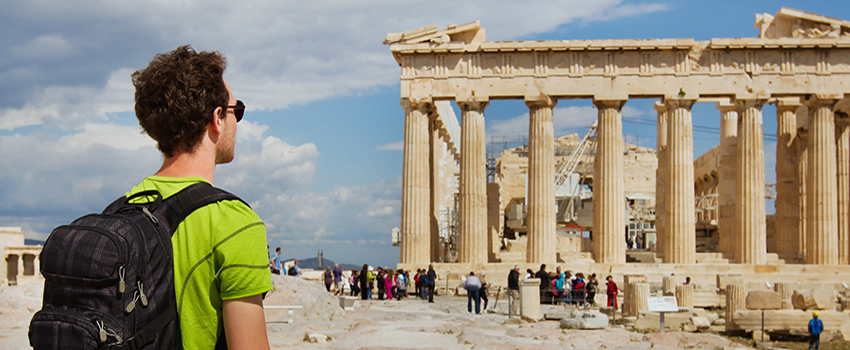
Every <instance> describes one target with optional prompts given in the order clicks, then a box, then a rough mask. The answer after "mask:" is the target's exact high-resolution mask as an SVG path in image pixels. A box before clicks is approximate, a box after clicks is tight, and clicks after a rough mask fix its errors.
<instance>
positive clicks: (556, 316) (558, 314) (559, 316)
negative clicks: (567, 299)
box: [543, 310, 572, 320]
mask: <svg viewBox="0 0 850 350" xmlns="http://www.w3.org/2000/svg"><path fill="white" fill-rule="evenodd" d="M570 317H572V312H569V311H564V310H557V311H552V312H547V313H545V314H543V318H544V319H547V320H563V319H565V318H570Z"/></svg>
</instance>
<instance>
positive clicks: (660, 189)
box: [652, 102, 669, 258]
mask: <svg viewBox="0 0 850 350" xmlns="http://www.w3.org/2000/svg"><path fill="white" fill-rule="evenodd" d="M652 108H654V109H655V111H656V112H658V123H657V129H656V140H655V156H656V158H657V159H658V167H657V168H656V171H655V252H656V255H657V256H658V257H662V258H663V255H664V249H665V248H664V245H665V244H666V243H667V239H668V238H667V237H668V234H667V225H666V222H667V221H668V220H669V219H668V218H669V215H668V213H667V211H666V207H665V201H664V198H666V197H665V193H667V182H668V181H667V179H668V174H669V172H668V171H667V105H665V104H663V103H661V102H655V104H654V105H653V106H652Z"/></svg>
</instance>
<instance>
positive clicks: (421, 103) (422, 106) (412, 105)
mask: <svg viewBox="0 0 850 350" xmlns="http://www.w3.org/2000/svg"><path fill="white" fill-rule="evenodd" d="M398 103H399V104H401V108H404V110H405V111H406V112H409V111H411V110H414V109H418V110H424V111H425V112H426V113H427V112H428V110H429V109H431V107H432V106H433V105H434V104H433V101H431V99H426V100H417V99H412V98H407V97H402V98H401V99H399V101H398Z"/></svg>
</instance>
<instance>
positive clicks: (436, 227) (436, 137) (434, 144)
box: [428, 120, 444, 262]
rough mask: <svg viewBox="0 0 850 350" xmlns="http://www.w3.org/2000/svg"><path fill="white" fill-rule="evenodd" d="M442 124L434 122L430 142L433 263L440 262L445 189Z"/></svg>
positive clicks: (430, 123) (431, 126) (431, 124)
mask: <svg viewBox="0 0 850 350" xmlns="http://www.w3.org/2000/svg"><path fill="white" fill-rule="evenodd" d="M439 123H440V122H439V121H437V120H432V121H430V122H429V123H428V124H429V125H430V128H431V130H430V132H429V134H428V136H429V138H428V141H429V142H430V145H431V147H430V148H431V150H430V153H431V156H430V157H428V159H429V164H428V166H430V167H431V180H430V181H431V220H430V222H431V223H430V227H431V232H430V238H431V252H430V254H431V262H435V261H440V196H441V193H440V192H441V191H440V188H442V187H443V179H442V178H441V177H440V160H442V159H443V156H444V154H443V152H444V151H443V139H442V137H441V136H440V124H439Z"/></svg>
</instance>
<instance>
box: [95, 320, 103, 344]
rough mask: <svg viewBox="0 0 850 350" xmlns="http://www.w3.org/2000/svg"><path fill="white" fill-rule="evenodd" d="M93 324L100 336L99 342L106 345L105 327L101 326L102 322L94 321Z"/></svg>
mask: <svg viewBox="0 0 850 350" xmlns="http://www.w3.org/2000/svg"><path fill="white" fill-rule="evenodd" d="M94 323H95V324H97V330H98V334H99V336H100V342H101V343H106V327H104V326H103V321H100V320H96V321H95V322H94Z"/></svg>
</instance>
